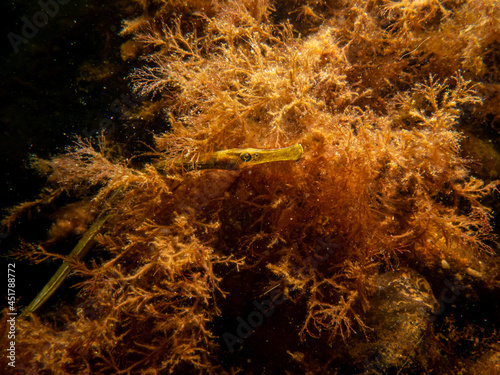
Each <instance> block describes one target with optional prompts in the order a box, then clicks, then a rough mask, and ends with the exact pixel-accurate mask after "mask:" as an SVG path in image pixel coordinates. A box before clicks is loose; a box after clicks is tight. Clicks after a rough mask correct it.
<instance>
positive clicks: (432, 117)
mask: <svg viewBox="0 0 500 375" xmlns="http://www.w3.org/2000/svg"><path fill="white" fill-rule="evenodd" d="M127 4H128V6H129V7H130V8H131V9H134V12H135V13H134V14H135V16H134V17H132V16H131V17H130V19H128V20H126V21H124V24H123V30H122V31H121V33H122V35H124V36H127V37H128V38H129V39H127V41H126V42H125V43H124V44H123V45H122V56H123V58H124V59H128V60H133V61H134V62H135V64H136V66H137V67H136V68H135V69H134V70H133V71H132V72H131V74H130V76H129V79H130V82H131V90H132V91H133V92H134V93H135V94H136V95H138V96H140V98H141V100H142V101H141V103H140V104H139V105H137V106H134V107H133V108H131V109H130V111H129V113H127V115H128V116H129V117H130V118H135V119H138V118H140V119H142V120H143V123H144V129H138V131H140V132H148V131H150V128H148V123H150V122H153V120H154V119H157V118H158V117H161V118H162V120H163V121H164V124H165V127H164V131H163V132H161V133H157V134H156V135H155V144H154V145H151V152H150V153H147V154H146V155H144V154H141V155H139V156H138V157H137V160H139V161H137V160H130V159H129V158H127V157H126V156H125V155H124V153H123V152H122V150H123V148H124V147H125V146H122V145H119V144H118V141H113V139H112V138H110V137H107V135H106V134H104V135H103V136H102V137H100V138H99V139H79V140H78V141H77V142H76V144H75V146H74V147H73V148H71V149H69V150H68V151H67V152H66V153H65V154H62V155H57V156H55V157H54V158H52V159H51V160H37V161H36V167H37V168H38V169H39V170H40V171H41V172H42V173H44V174H46V175H47V187H46V188H45V189H44V191H43V192H42V193H41V195H40V197H39V198H38V199H37V200H36V201H34V202H27V203H24V204H22V205H19V206H18V207H15V208H14V209H12V210H11V212H10V215H9V216H8V217H6V218H5V220H4V224H5V225H7V226H15V225H16V223H18V222H22V221H29V220H30V218H31V217H32V216H33V215H36V214H37V212H38V214H40V212H44V211H47V210H48V209H49V208H50V207H54V206H57V205H58V202H62V201H71V203H68V204H67V205H65V206H64V207H57V209H55V210H56V213H55V214H54V215H53V217H55V219H54V221H53V224H52V226H51V229H50V230H49V231H48V234H47V238H45V239H42V240H40V243H27V242H26V243H24V244H23V245H22V246H21V247H20V248H19V249H17V250H16V251H15V253H14V255H15V256H17V257H19V258H23V259H28V260H30V261H33V262H42V261H44V260H47V259H54V260H59V261H60V260H63V261H65V262H68V264H69V265H70V268H71V269H72V270H73V272H74V273H75V274H76V275H78V276H79V280H80V281H79V282H78V283H77V284H76V285H75V288H76V294H77V295H76V296H73V298H70V299H69V300H67V301H65V300H59V301H57V298H56V297H52V299H51V300H50V301H49V302H47V304H46V305H45V306H44V308H43V309H40V310H38V311H35V312H32V313H29V314H26V316H23V317H22V318H21V319H19V320H18V330H19V333H18V336H17V340H18V341H17V349H16V354H17V362H16V363H17V368H18V369H20V370H22V371H25V373H40V374H118V373H120V374H167V373H177V374H186V373H217V374H219V373H228V374H229V373H238V372H240V373H256V374H257V373H264V370H265V371H268V373H285V372H286V373H290V374H292V373H297V374H300V373H310V374H313V373H332V374H333V373H346V374H348V373H401V374H403V373H424V372H429V373H430V372H432V371H434V372H436V369H441V370H440V373H450V374H451V373H459V372H460V371H469V373H485V372H486V373H488V372H489V373H493V371H499V368H500V363H499V361H498V359H497V360H496V362H495V361H493V360H490V359H489V358H496V357H498V353H499V348H498V344H495V343H496V342H497V341H498V337H499V336H498V332H497V330H498V325H496V326H495V325H493V327H489V329H490V330H489V331H488V332H483V334H482V336H481V337H483V338H484V340H483V341H482V342H481V343H478V344H477V345H476V346H475V348H474V350H472V349H469V348H468V346H467V345H466V344H464V343H466V342H469V341H471V340H473V338H474V336H477V335H478V334H477V331H478V330H480V328H478V327H477V325H475V324H472V323H471V324H470V325H467V324H465V323H464V325H463V326H460V325H459V323H457V322H456V321H455V320H456V317H455V316H454V314H453V313H451V312H450V310H451V308H448V309H446V304H449V303H451V302H446V300H445V299H444V298H443V297H441V299H440V300H441V301H444V302H442V304H441V305H442V306H444V307H443V309H444V310H445V311H444V313H443V311H441V312H439V303H438V301H437V299H439V298H440V295H439V293H441V289H440V287H439V284H440V283H442V281H441V280H454V281H453V283H455V288H452V287H449V288H451V289H450V290H451V291H453V292H454V293H455V292H456V291H457V289H460V291H461V293H460V294H461V298H462V299H463V300H464V301H465V302H464V304H465V303H466V302H467V301H472V300H474V296H476V297H477V296H479V298H480V297H481V295H484V296H495V295H496V296H498V291H499V289H500V276H499V275H500V264H499V262H498V246H497V243H496V242H495V233H494V231H493V228H492V212H491V211H492V210H491V208H490V207H489V206H488V205H487V204H486V202H488V199H491V197H492V196H495V194H498V191H497V190H496V189H497V182H495V181H489V180H485V181H483V180H482V179H480V178H479V177H477V176H475V175H474V173H473V172H472V170H471V165H472V161H471V160H470V159H468V158H466V157H464V155H463V154H462V153H461V143H462V141H463V140H464V138H465V136H464V133H463V132H464V131H468V132H472V133H473V132H474V131H477V129H478V128H483V129H484V128H487V129H490V130H496V131H498V129H497V128H495V127H497V126H498V119H499V116H500V109H499V106H498V98H499V95H500V86H499V78H500V71H499V65H498V61H499V57H500V5H499V3H498V1H496V0H482V1H480V0H477V1H473V0H469V1H438V0H425V1H410V0H403V1H388V0H380V1H331V2H330V1H321V0H310V1H306V0H304V1H300V0H293V1H265V0H239V1H212V2H208V1H195V0H192V1H174V0H172V1H168V0H136V1H129V2H128V3H127ZM475 129H476V130H475ZM293 145H301V149H303V154H302V151H300V152H299V151H297V150H298V148H299V146H293ZM286 147H292V149H293V150H295V151H296V154H295V156H294V157H283V158H281V159H280V158H278V159H280V160H277V161H274V162H272V163H267V162H264V163H261V164H257V163H250V164H248V165H243V164H241V163H240V164H238V167H235V168H222V169H216V168H215V167H217V166H220V164H217V163H218V162H214V161H213V160H216V159H217V157H216V156H218V155H229V154H231V153H229V152H227V150H230V151H231V152H236V151H234V150H233V149H245V150H246V149H285V148H286ZM224 152H225V154H224ZM253 152H254V151H251V152H250V151H247V153H248V154H252V153H253ZM299 154H300V155H299ZM231 155H233V154H231ZM238 155H239V154H238ZM230 157H232V156H230ZM144 160H146V161H144ZM159 166H161V167H159ZM116 192H118V194H116V195H115V196H114V197H113V199H112V200H110V197H111V196H113V194H114V193H116ZM497 198H498V195H497ZM102 212H106V213H107V216H106V221H105V222H104V223H103V224H102V230H100V232H99V233H98V234H97V233H96V236H95V242H96V243H95V244H94V248H95V251H96V252H98V254H99V256H98V257H94V258H92V250H91V253H90V254H89V255H88V256H87V258H86V259H84V260H75V259H72V258H69V257H68V256H67V254H69V253H70V249H68V251H67V253H66V255H60V254H59V253H57V252H53V251H51V247H55V246H57V244H58V243H61V242H64V241H67V239H68V238H69V237H71V236H80V237H81V236H82V235H84V234H85V233H86V231H87V230H88V228H90V227H91V226H92V223H93V222H94V221H95V220H96V219H97V218H98V217H99V214H100V213H102ZM433 293H434V295H435V297H434V295H433ZM481 293H483V294H481ZM441 294H442V293H441ZM457 295H458V294H457ZM56 296H57V293H56ZM396 302H397V303H396ZM496 303H497V305H496V306H498V302H496ZM27 304H28V302H27V303H26V305H27ZM397 306H405V307H404V309H402V310H397V309H398V307H397ZM391 313H393V314H394V315H391ZM432 314H435V315H432ZM255 318H257V321H256V320H255ZM391 319H392V320H391ZM410 321H414V322H416V323H415V324H414V325H413V326H411V327H410V328H411V330H410V328H409V326H410V325H409V324H408V322H410ZM389 323H391V324H389ZM2 324H4V323H2ZM497 324H498V322H497ZM2 329H3V330H5V329H6V328H5V327H2ZM398 330H399V331H398ZM409 330H410V331H409ZM402 331H406V332H410V333H411V334H408V335H407V336H408V337H406V336H405V337H404V338H402V339H401V343H402V344H401V347H402V349H397V348H392V347H390V345H391V342H390V341H391V340H389V339H388V338H392V343H394V340H397V338H398V337H399V334H398V333H400V332H402ZM410 336H411V337H410ZM372 344H373V345H372ZM3 345H4V344H3ZM495 345H496V346H495ZM2 348H3V347H2ZM452 352H454V353H456V356H457V357H456V358H459V360H458V359H456V360H455V359H450V358H449V356H450V354H449V353H452ZM471 353H473V354H474V355H472V354H471ZM444 354H446V355H444ZM495 355H496V357H495Z"/></svg>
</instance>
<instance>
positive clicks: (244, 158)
mask: <svg viewBox="0 0 500 375" xmlns="http://www.w3.org/2000/svg"><path fill="white" fill-rule="evenodd" d="M240 158H241V160H242V161H244V162H245V163H246V162H248V161H250V160H252V155H250V154H249V153H248V152H245V153H243V154H241V155H240Z"/></svg>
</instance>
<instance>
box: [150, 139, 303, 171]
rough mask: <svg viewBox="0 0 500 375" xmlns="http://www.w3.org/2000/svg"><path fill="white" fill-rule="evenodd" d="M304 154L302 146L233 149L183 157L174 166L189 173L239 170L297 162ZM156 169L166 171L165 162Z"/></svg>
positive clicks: (158, 164) (156, 165)
mask: <svg viewBox="0 0 500 375" xmlns="http://www.w3.org/2000/svg"><path fill="white" fill-rule="evenodd" d="M303 153H304V148H303V147H302V145H301V144H295V145H293V146H289V147H284V148H275V149H260V148H232V149H228V150H222V151H215V152H211V153H202V154H200V155H198V157H197V158H193V157H181V158H179V159H177V160H176V161H174V166H175V167H177V168H183V169H184V170H188V171H189V170H198V169H226V170H238V169H242V168H247V167H251V166H254V165H257V164H263V163H271V162H276V161H297V160H299V159H300V157H301V156H302V154H303ZM155 167H156V168H157V169H164V168H165V162H159V163H157V164H155Z"/></svg>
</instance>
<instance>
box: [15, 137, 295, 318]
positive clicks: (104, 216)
mask: <svg viewBox="0 0 500 375" xmlns="http://www.w3.org/2000/svg"><path fill="white" fill-rule="evenodd" d="M303 153H304V149H303V147H302V145H300V144H295V145H293V146H289V147H285V148H277V149H258V148H243V149H238V148H234V149H228V150H221V151H215V152H212V153H206V154H203V153H202V154H200V155H198V158H197V160H195V161H193V160H191V159H190V158H187V157H182V158H180V159H178V160H176V161H175V162H174V166H175V167H178V168H183V169H184V170H198V169H226V170H239V169H242V168H246V167H251V166H254V165H257V164H263V163H270V162H277V161H297V160H299V159H300V157H301V156H302V154H303ZM165 165H166V163H165V162H159V163H157V164H155V167H156V168H157V169H159V170H162V169H165ZM121 191H122V188H121V187H120V188H118V189H117V190H116V191H115V192H114V193H113V194H112V195H111V197H110V198H109V199H108V203H112V202H113V201H114V200H115V199H116V198H117V197H118V196H119V195H120V193H121ZM110 216H111V213H110V212H109V211H108V212H103V213H101V214H100V215H99V216H98V218H97V219H96V220H95V221H94V223H92V225H91V226H90V228H89V229H88V230H87V231H86V232H85V234H84V235H83V236H82V238H81V239H80V241H79V242H78V244H77V245H76V246H75V247H74V248H73V250H72V251H71V253H70V255H69V256H68V257H69V259H70V260H72V261H79V260H81V259H82V258H83V257H84V256H85V254H86V253H87V252H88V251H89V250H90V248H91V247H92V245H93V243H94V239H95V237H96V235H97V234H98V233H100V232H101V231H102V229H103V226H104V224H105V223H106V222H107V220H108V219H109V217H110ZM70 271H71V269H70V263H69V262H63V264H62V265H61V266H60V267H59V269H58V270H57V272H56V273H55V274H54V276H52V278H51V279H50V280H49V282H48V283H47V284H46V285H45V286H44V288H43V289H42V290H41V291H40V292H39V293H38V295H37V296H36V297H35V299H34V300H33V301H32V302H31V303H30V304H29V305H28V306H27V307H26V308H25V309H24V311H23V312H22V315H25V314H27V313H30V312H35V311H36V310H38V309H39V308H40V307H41V306H42V305H43V304H44V303H45V302H46V301H47V300H48V299H49V298H50V296H52V295H53V294H54V293H55V292H56V290H57V289H58V288H59V286H60V285H61V284H62V283H63V281H64V280H65V279H66V277H67V276H68V275H69V273H70Z"/></svg>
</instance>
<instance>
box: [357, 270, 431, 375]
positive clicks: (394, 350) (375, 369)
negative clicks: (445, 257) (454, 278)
mask: <svg viewBox="0 0 500 375" xmlns="http://www.w3.org/2000/svg"><path fill="white" fill-rule="evenodd" d="M375 285H376V287H377V291H376V293H375V294H374V295H373V296H372V298H371V299H370V309H369V310H368V312H367V314H366V317H365V322H366V323H367V325H368V326H369V327H370V328H371V329H372V331H371V333H369V334H368V336H369V340H368V341H367V342H362V343H360V344H359V345H356V346H355V347H354V349H353V351H352V354H353V355H354V357H355V359H356V360H357V361H359V362H360V363H362V366H360V369H362V371H361V373H363V374H379V373H380V374H382V373H386V371H389V372H390V373H392V370H395V369H396V372H397V370H398V369H401V368H402V367H403V366H405V364H406V363H408V362H409V361H411V359H412V357H413V356H414V355H415V353H416V350H415V349H416V347H417V346H418V345H420V344H422V341H423V339H424V338H425V336H426V335H427V334H428V333H429V330H428V325H429V317H430V314H431V313H432V312H433V311H435V309H437V308H438V307H439V305H438V302H437V301H436V299H435V298H434V295H433V293H432V290H431V287H430V285H429V283H428V282H427V281H426V280H425V279H424V277H423V276H422V275H420V274H419V273H417V272H416V271H414V270H412V269H410V268H404V269H400V270H397V271H390V272H386V273H384V274H381V275H378V276H377V277H376V278H375Z"/></svg>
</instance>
